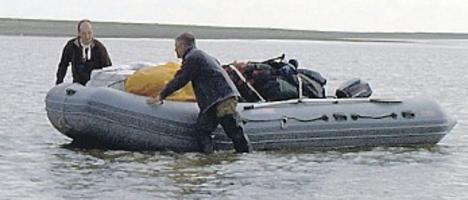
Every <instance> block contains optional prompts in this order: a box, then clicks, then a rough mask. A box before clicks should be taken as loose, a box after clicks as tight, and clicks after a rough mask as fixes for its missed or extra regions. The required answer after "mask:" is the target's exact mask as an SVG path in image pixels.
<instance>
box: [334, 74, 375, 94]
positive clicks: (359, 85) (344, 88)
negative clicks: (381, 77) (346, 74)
mask: <svg viewBox="0 0 468 200" xmlns="http://www.w3.org/2000/svg"><path fill="white" fill-rule="evenodd" d="M335 95H336V97H338V98H365V97H370V96H371V95H372V89H371V87H370V85H369V83H367V82H366V81H363V80H361V79H359V78H353V79H351V80H349V81H346V82H345V83H343V84H341V85H340V87H338V89H336V92H335Z"/></svg>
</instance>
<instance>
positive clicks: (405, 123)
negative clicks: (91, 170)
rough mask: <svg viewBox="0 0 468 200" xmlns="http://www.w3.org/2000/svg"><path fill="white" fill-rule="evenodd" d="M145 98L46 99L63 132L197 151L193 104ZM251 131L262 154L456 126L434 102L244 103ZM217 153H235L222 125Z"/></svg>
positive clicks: (95, 93)
mask: <svg viewBox="0 0 468 200" xmlns="http://www.w3.org/2000/svg"><path fill="white" fill-rule="evenodd" d="M146 98H147V97H142V96H137V95H133V94H129V93H125V92H122V91H119V90H115V89H112V88H105V87H84V86H81V85H78V84H62V85H59V86H56V87H54V88H52V89H51V90H50V91H49V92H48V94H47V97H46V99H45V102H46V110H47V116H48V118H49V120H50V122H51V123H52V125H53V126H54V127H55V128H56V129H57V130H59V131H60V132H61V133H63V134H64V135H66V136H68V137H70V138H72V139H74V140H77V141H80V142H83V143H97V144H102V145H104V146H106V147H109V148H113V149H126V150H172V151H177V152H190V151H197V148H198V147H197V142H196V139H195V137H194V136H195V134H197V133H196V132H195V128H194V124H195V121H196V118H197V115H198V111H199V110H198V107H197V105H196V103H193V102H172V101H165V103H164V104H162V105H157V106H149V105H147V104H146ZM237 109H238V111H239V113H240V115H241V117H242V120H243V122H244V131H245V133H246V134H247V135H248V136H249V138H250V140H251V142H252V145H253V147H254V149H255V150H278V149H288V150H297V149H314V150H325V149H337V148H361V147H376V146H412V145H433V144H436V143H437V142H439V141H440V140H441V139H442V138H443V137H444V136H445V135H446V134H447V133H448V132H449V131H450V130H451V129H452V128H453V126H454V125H455V124H456V122H455V121H454V120H453V119H451V118H450V117H449V116H447V114H446V113H445V112H444V111H443V110H442V108H441V107H440V106H439V105H438V104H437V103H436V102H434V101H432V100H427V99H422V98H413V99H406V100H403V101H396V100H375V99H374V100H373V99H343V100H339V99H338V100H337V99H322V100H317V99H316V100H308V99H305V100H302V101H301V102H298V101H297V100H293V101H284V102H273V103H240V104H239V106H238V108H237ZM214 141H215V148H216V149H218V150H227V149H232V143H231V141H230V140H229V138H227V136H226V135H225V134H224V133H223V130H222V129H221V127H218V129H217V130H216V131H215V132H214Z"/></svg>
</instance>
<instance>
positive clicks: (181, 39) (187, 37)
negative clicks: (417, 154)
mask: <svg viewBox="0 0 468 200" xmlns="http://www.w3.org/2000/svg"><path fill="white" fill-rule="evenodd" d="M192 47H195V35H193V34H192V33H189V32H185V33H182V34H180V35H179V36H177V38H176V40H175V51H176V53H177V58H182V56H184V54H185V52H187V50H188V49H190V48H192Z"/></svg>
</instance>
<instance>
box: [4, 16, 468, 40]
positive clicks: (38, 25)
mask: <svg viewBox="0 0 468 200" xmlns="http://www.w3.org/2000/svg"><path fill="white" fill-rule="evenodd" d="M76 24H77V21H58V20H34V19H10V18H0V35H10V36H15V35H17V36H19V35H22V36H48V37H72V36H74V35H76ZM93 24H94V25H95V28H96V35H97V37H101V38H170V39H172V38H174V37H175V36H177V35H178V34H179V33H181V32H184V31H190V32H193V33H194V34H195V35H197V38H200V39H278V40H283V39H284V40H320V41H351V42H405V40H414V39H468V34H467V33H380V32H379V33H371V32H362V33H361V32H359V33H357V32H334V31H310V30H287V29H271V28H241V27H215V26H192V25H169V24H149V23H148V24H145V23H120V22H93Z"/></svg>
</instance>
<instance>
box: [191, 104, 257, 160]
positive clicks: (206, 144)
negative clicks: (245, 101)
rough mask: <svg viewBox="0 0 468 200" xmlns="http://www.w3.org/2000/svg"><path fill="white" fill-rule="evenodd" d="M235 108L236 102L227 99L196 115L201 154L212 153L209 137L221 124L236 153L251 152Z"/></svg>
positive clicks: (212, 148)
mask: <svg viewBox="0 0 468 200" xmlns="http://www.w3.org/2000/svg"><path fill="white" fill-rule="evenodd" d="M236 106H237V100H236V99H235V98H229V99H226V100H224V101H222V102H220V103H218V104H216V105H214V106H212V107H211V108H210V109H208V110H207V111H206V112H204V113H200V114H199V115H198V118H197V124H196V129H197V132H198V133H197V139H198V145H199V147H200V151H201V152H204V153H212V152H213V151H214V145H213V139H212V137H211V135H212V133H213V131H214V130H215V129H216V127H218V125H219V124H221V126H222V127H223V129H224V132H225V133H226V135H227V136H228V137H229V138H230V139H231V140H232V143H233V145H234V149H235V150H236V152H238V153H241V152H251V151H252V146H251V144H250V141H249V138H248V137H247V135H245V134H244V131H243V128H242V122H241V120H240V116H239V113H238V112H237V111H236Z"/></svg>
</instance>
